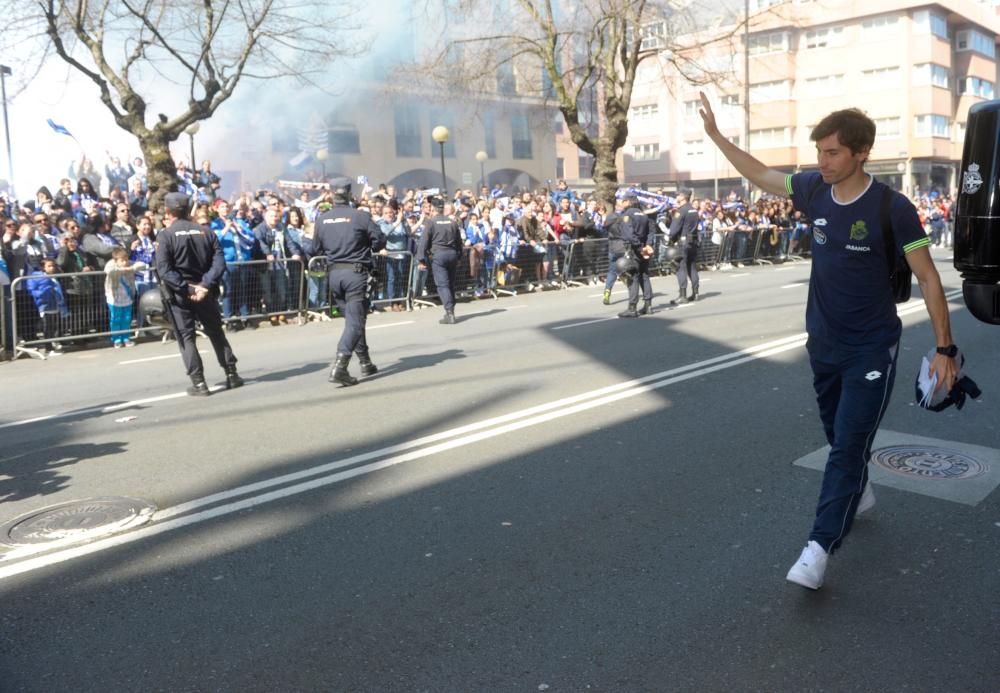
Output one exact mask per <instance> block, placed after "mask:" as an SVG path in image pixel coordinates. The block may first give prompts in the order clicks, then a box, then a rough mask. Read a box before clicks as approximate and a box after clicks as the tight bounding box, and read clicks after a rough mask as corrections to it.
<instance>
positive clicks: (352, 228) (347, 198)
mask: <svg viewBox="0 0 1000 693" xmlns="http://www.w3.org/2000/svg"><path fill="white" fill-rule="evenodd" d="M330 192H331V196H332V202H333V206H332V207H331V208H330V209H329V210H327V211H325V212H323V213H322V214H320V215H319V216H318V217H316V224H315V227H316V232H315V234H314V238H313V249H312V254H313V255H314V256H320V257H326V259H327V277H328V278H329V286H330V292H331V293H332V294H333V298H334V300H335V301H336V302H337V308H338V309H339V310H340V314H341V315H343V316H344V331H343V333H341V335H340V341H339V342H337V360H336V362H335V363H334V366H333V369H332V370H331V371H330V377H329V380H330V382H331V383H339V384H340V385H342V386H345V387H346V386H350V385H357V383H358V379H357V378H354V377H351V374H350V373H348V372H347V366H348V364H350V362H351V355H352V354H357V355H358V362H359V363H360V364H361V374H362V375H374V374H375V373H377V372H378V368H377V367H376V366H375V364H374V363H372V360H371V357H370V356H369V354H368V340H367V339H366V338H365V322H366V320H367V319H368V299H369V291H370V282H371V280H372V252H378V251H379V250H382V248H384V247H385V234H383V233H382V230H381V229H380V228H379V227H378V224H376V223H375V222H374V221H372V217H371V215H370V214H369V213H368V212H366V211H364V210H360V209H354V208H353V207H352V206H351V181H350V179H348V178H334V179H333V180H331V181H330Z"/></svg>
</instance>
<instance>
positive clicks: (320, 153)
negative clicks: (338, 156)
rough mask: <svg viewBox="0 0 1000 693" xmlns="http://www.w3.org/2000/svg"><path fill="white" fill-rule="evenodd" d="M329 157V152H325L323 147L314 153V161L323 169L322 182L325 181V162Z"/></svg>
mask: <svg viewBox="0 0 1000 693" xmlns="http://www.w3.org/2000/svg"><path fill="white" fill-rule="evenodd" d="M329 156H330V152H328V151H327V149H326V147H323V148H322V149H320V150H319V151H317V152H316V159H317V160H318V161H319V163H320V166H322V167H323V180H324V181H325V180H326V160H327V158H328V157H329Z"/></svg>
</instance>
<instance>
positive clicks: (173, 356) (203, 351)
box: [118, 349, 208, 366]
mask: <svg viewBox="0 0 1000 693" xmlns="http://www.w3.org/2000/svg"><path fill="white" fill-rule="evenodd" d="M198 353H199V354H207V353H208V351H207V350H206V349H199V350H198ZM180 357H181V355H180V352H178V353H176V354H167V355H166V356H149V357H147V358H144V359H131V360H129V361H119V362H118V365H119V366H127V365H129V364H132V363H146V362H147V361H161V360H163V359H179V358H180Z"/></svg>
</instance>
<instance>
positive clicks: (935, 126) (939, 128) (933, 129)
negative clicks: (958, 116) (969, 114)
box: [913, 115, 948, 137]
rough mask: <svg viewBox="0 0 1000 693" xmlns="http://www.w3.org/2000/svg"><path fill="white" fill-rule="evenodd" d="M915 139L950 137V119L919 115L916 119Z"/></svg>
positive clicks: (914, 126) (914, 127)
mask: <svg viewBox="0 0 1000 693" xmlns="http://www.w3.org/2000/svg"><path fill="white" fill-rule="evenodd" d="M913 135H914V136H915V137H948V117H947V116H942V115H918V116H916V117H915V118H914V124H913Z"/></svg>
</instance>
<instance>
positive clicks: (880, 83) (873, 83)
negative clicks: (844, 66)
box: [861, 65, 899, 91]
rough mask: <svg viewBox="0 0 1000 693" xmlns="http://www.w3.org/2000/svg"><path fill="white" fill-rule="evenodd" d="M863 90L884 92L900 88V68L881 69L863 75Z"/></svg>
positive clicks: (864, 72)
mask: <svg viewBox="0 0 1000 693" xmlns="http://www.w3.org/2000/svg"><path fill="white" fill-rule="evenodd" d="M861 88H862V89H864V90H866V91H884V90H887V89H898V88H899V66H898V65H894V66H892V67H879V68H876V69H874V70H864V71H862V73H861Z"/></svg>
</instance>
